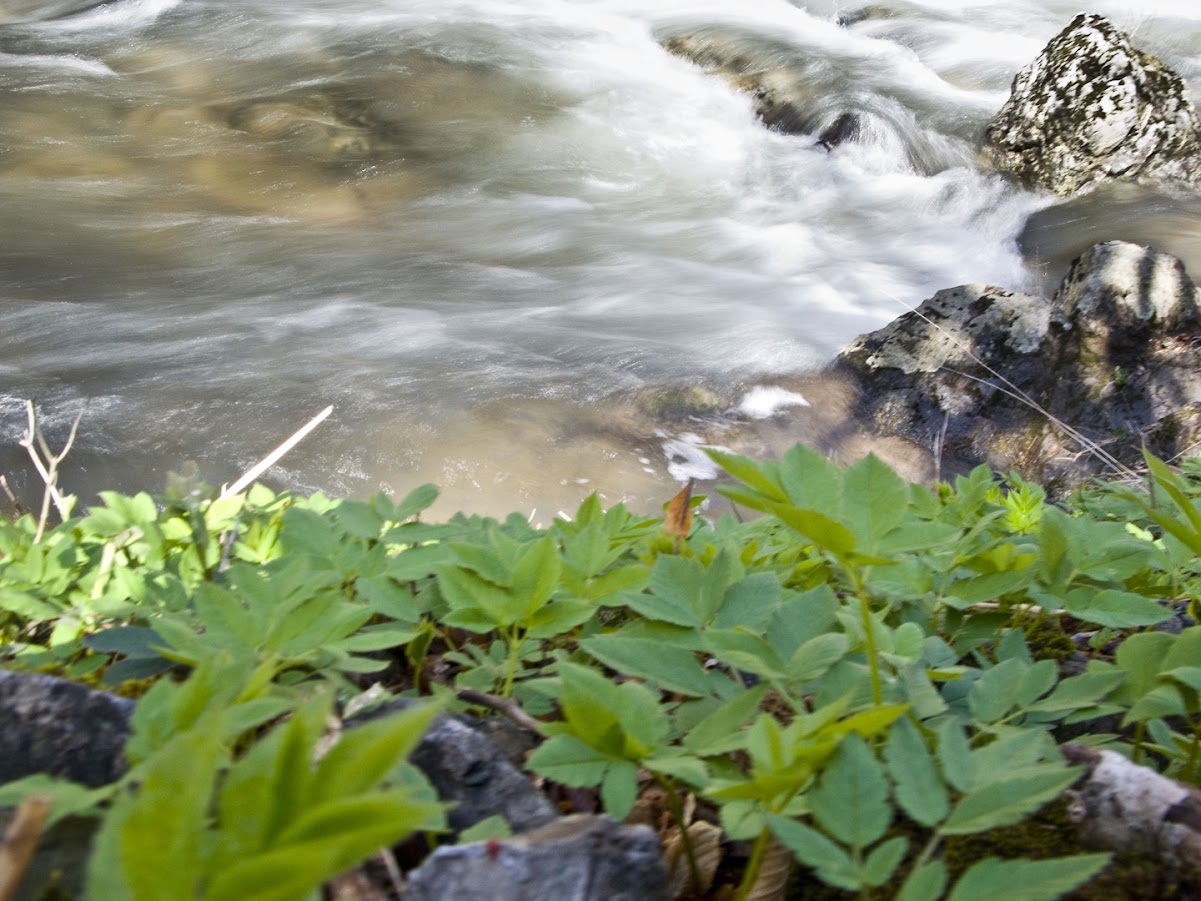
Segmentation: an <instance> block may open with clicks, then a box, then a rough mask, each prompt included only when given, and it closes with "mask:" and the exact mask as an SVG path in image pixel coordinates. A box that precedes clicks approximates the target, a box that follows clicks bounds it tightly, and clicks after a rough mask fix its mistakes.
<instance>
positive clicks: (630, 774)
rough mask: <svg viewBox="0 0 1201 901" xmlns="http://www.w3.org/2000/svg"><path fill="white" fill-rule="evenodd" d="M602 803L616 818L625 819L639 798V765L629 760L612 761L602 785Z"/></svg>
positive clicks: (607, 811) (608, 812)
mask: <svg viewBox="0 0 1201 901" xmlns="http://www.w3.org/2000/svg"><path fill="white" fill-rule="evenodd" d="M600 798H601V804H603V805H604V808H605V813H607V814H608V815H609V816H611V817H613V819H615V820H624V819H625V818H626V816H627V815H628V814H629V812H630V811H631V810H632V809H633V807H634V802H635V801H636V800H638V767H637V766H636V765H635V764H634V763H633V762H631V761H629V760H615V761H612V762H611V763H610V764H609V766H608V768H607V769H606V770H605V775H604V778H603V779H601V786H600Z"/></svg>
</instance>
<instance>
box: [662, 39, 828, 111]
mask: <svg viewBox="0 0 1201 901" xmlns="http://www.w3.org/2000/svg"><path fill="white" fill-rule="evenodd" d="M663 47H664V49H666V50H667V51H668V52H669V53H672V54H674V55H676V56H681V57H683V58H684V59H687V60H690V61H691V62H693V63H695V64H696V65H698V66H700V67H701V68H702V69H704V70H705V71H706V72H708V73H710V74H712V75H717V76H719V77H721V78H722V79H724V80H725V81H726V82H727V83H728V84H729V85H730V86H731V87H733V88H735V89H736V90H738V91H741V92H743V93H745V94H747V95H749V96H750V98H751V102H752V103H753V104H754V107H755V114H756V115H757V116H758V117H759V118H760V119H762V120H763V124H764V125H766V126H767V127H768V128H773V129H775V130H776V131H780V132H783V133H784V134H790V135H792V134H806V133H808V132H811V131H813V130H815V129H816V128H817V126H818V124H819V122H818V117H819V114H820V100H821V92H820V90H819V89H818V86H816V85H814V84H811V83H809V82H808V81H807V80H806V79H805V78H804V77H803V74H802V73H801V72H799V71H798V66H797V65H796V64H795V62H794V61H793V60H792V59H791V58H790V50H789V48H787V47H785V46H783V45H776V44H773V43H772V42H771V41H770V40H768V39H766V38H764V37H761V36H759V35H754V34H751V33H744V32H738V31H732V30H729V29H724V28H716V27H712V28H700V29H697V30H696V31H692V32H689V33H687V34H681V35H676V36H674V37H670V38H667V39H666V40H664V41H663Z"/></svg>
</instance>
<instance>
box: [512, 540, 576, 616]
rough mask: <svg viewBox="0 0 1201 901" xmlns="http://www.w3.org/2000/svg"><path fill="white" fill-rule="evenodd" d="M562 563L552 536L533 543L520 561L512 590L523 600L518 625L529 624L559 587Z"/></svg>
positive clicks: (518, 559) (520, 557)
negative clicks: (519, 623)
mask: <svg viewBox="0 0 1201 901" xmlns="http://www.w3.org/2000/svg"><path fill="white" fill-rule="evenodd" d="M562 572H563V561H562V558H560V557H559V549H558V547H557V546H556V545H555V541H554V539H553V538H551V536H549V535H547V536H546V537H544V538H542V539H541V540H539V541H535V542H533V543H531V544H530V545H529V546H528V547H527V548H526V549H525V550H524V551H522V553H521V555H520V556H519V557H518V558H517V564H516V565H515V566H514V567H513V576H512V580H511V581H510V583H509V584H510V590H511V591H512V593H513V595H514V596H515V597H517V598H519V599H521V601H522V607H521V611H520V614H519V617H518V619H517V622H528V621H529V620H530V619H532V618H533V616H534V614H535V613H536V612H537V611H538V610H539V609H540V608H541V607H542V606H543V605H545V604H546V602H547V601H549V600H550V598H551V595H553V594H554V593H555V589H556V588H557V587H558V585H559V576H560V575H561V574H562Z"/></svg>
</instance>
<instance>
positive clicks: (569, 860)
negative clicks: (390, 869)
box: [409, 816, 670, 901]
mask: <svg viewBox="0 0 1201 901" xmlns="http://www.w3.org/2000/svg"><path fill="white" fill-rule="evenodd" d="M409 895H410V897H411V898H412V899H413V901H667V899H668V898H669V897H670V893H669V891H668V875H667V867H666V865H665V864H664V863H663V857H662V853H661V851H660V847H659V840H658V838H657V837H656V836H655V833H654V831H652V830H651V829H650V828H648V827H646V826H623V825H621V824H619V823H617V822H615V821H614V820H612V819H610V818H609V817H604V816H570V817H564V818H563V819H561V820H559V821H558V822H555V823H553V824H551V825H549V826H545V827H543V828H541V829H537V830H535V831H533V832H527V833H526V834H524V835H518V836H515V837H513V838H510V839H507V840H505V841H502V842H482V843H477V844H471V845H456V846H452V847H444V848H439V849H438V850H437V851H435V852H434V853H433V854H432V855H431V856H430V857H429V859H428V860H426V862H425V863H423V864H422V865H421V866H420V867H418V868H417V869H416V870H414V871H413V872H412V873H411V874H410V875H409Z"/></svg>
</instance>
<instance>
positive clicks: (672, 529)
mask: <svg viewBox="0 0 1201 901" xmlns="http://www.w3.org/2000/svg"><path fill="white" fill-rule="evenodd" d="M695 482H696V479H689V480H688V484H687V485H685V486H684V487H683V488H682V489H680V493H679V494H677V495H676V496H675V497H673V498H672V499H671V500H670V501H669V502H668V504H667V511H666V512H665V513H664V514H663V531H665V532H666V533H667V534H668V535H674V536H676V553H679V552H680V542H681V541H682V540H684V539H685V538H687V537H688V533H689V532H691V531H692V486H693V484H695Z"/></svg>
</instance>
